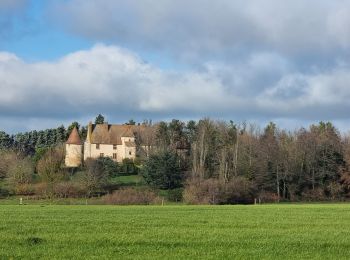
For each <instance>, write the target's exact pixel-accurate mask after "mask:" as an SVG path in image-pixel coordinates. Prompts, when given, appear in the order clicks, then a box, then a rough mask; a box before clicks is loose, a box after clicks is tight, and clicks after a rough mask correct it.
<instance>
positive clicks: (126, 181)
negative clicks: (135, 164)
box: [112, 175, 144, 186]
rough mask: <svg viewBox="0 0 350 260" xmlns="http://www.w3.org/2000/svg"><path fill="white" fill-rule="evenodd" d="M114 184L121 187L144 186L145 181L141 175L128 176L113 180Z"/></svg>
mask: <svg viewBox="0 0 350 260" xmlns="http://www.w3.org/2000/svg"><path fill="white" fill-rule="evenodd" d="M112 181H113V183H116V184H119V185H121V186H139V185H143V184H144V181H143V178H142V176H141V175H126V176H118V177H115V178H113V180H112Z"/></svg>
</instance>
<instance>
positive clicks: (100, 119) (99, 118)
mask: <svg viewBox="0 0 350 260" xmlns="http://www.w3.org/2000/svg"><path fill="white" fill-rule="evenodd" d="M104 122H105V118H104V116H103V115H101V114H98V116H97V117H96V119H95V124H103V123H104Z"/></svg>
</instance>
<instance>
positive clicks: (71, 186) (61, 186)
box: [53, 181, 86, 198]
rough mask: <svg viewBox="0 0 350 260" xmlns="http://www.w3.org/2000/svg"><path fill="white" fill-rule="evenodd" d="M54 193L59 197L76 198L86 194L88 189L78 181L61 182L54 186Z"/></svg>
mask: <svg viewBox="0 0 350 260" xmlns="http://www.w3.org/2000/svg"><path fill="white" fill-rule="evenodd" d="M53 193H54V196H55V197H58V198H76V197H81V196H83V195H84V194H86V190H85V189H84V188H83V187H82V185H80V184H79V183H77V182H73V181H68V182H59V183H56V184H55V185H54V187H53Z"/></svg>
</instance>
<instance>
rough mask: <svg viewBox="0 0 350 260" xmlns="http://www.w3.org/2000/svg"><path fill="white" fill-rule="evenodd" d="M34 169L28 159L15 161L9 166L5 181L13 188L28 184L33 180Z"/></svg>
mask: <svg viewBox="0 0 350 260" xmlns="http://www.w3.org/2000/svg"><path fill="white" fill-rule="evenodd" d="M33 173H34V167H33V163H32V162H31V160H30V159H29V158H25V159H17V160H16V161H15V162H14V163H12V164H11V165H10V166H9V169H8V173H7V181H8V183H9V184H10V185H11V186H12V187H13V188H16V187H17V186H18V185H23V184H29V183H31V181H32V179H33Z"/></svg>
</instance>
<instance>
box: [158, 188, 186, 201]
mask: <svg viewBox="0 0 350 260" xmlns="http://www.w3.org/2000/svg"><path fill="white" fill-rule="evenodd" d="M182 193H183V188H179V189H173V190H162V191H160V192H159V195H160V196H162V197H164V198H165V199H166V200H167V201H172V202H179V201H182V199H183V196H182Z"/></svg>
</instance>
